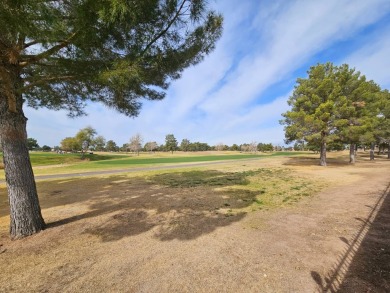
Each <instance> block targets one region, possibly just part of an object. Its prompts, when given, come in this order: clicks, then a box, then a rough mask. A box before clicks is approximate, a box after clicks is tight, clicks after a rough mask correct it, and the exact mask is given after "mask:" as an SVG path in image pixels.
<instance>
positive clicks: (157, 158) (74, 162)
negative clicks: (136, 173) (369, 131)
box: [0, 152, 301, 179]
mask: <svg viewBox="0 0 390 293" xmlns="http://www.w3.org/2000/svg"><path fill="white" fill-rule="evenodd" d="M298 154H301V153H299V152H275V153H258V154H243V153H237V152H229V153H222V154H221V153H218V152H216V153H215V154H213V153H211V154H210V152H207V153H183V152H177V153H174V154H171V153H156V154H150V153H142V154H141V155H140V156H134V155H129V154H110V153H101V154H86V155H85V159H83V160H82V159H81V154H56V153H45V152H31V153H30V159H31V163H32V166H33V168H34V174H35V175H48V174H65V173H74V172H87V171H98V170H114V169H118V170H119V169H125V168H134V167H137V166H148V165H149V166H154V165H159V164H178V163H196V162H210V161H226V160H242V159H252V158H264V157H273V156H291V155H298ZM1 157H2V154H1V153H0V159H2V158H1ZM0 178H1V179H3V178H4V170H0Z"/></svg>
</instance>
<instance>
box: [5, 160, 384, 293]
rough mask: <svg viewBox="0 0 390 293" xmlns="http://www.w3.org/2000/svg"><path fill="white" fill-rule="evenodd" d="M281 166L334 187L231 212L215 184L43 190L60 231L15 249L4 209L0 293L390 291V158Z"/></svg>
mask: <svg viewBox="0 0 390 293" xmlns="http://www.w3.org/2000/svg"><path fill="white" fill-rule="evenodd" d="M276 163H278V164H280V163H282V164H284V165H285V166H286V165H287V166H289V168H292V169H294V170H296V171H297V172H301V174H306V175H308V176H316V177H317V178H328V179H329V178H331V179H333V181H334V182H335V185H334V186H331V187H329V188H327V189H325V190H323V191H322V192H319V193H318V194H316V195H315V196H313V197H310V198H305V199H303V200H301V201H300V202H299V203H297V204H295V205H293V206H291V207H285V208H280V209H271V210H268V211H264V210H263V211H256V212H251V213H247V214H236V215H233V216H226V215H223V214H219V213H218V212H216V211H215V209H214V207H215V206H217V205H220V204H221V203H223V202H224V201H223V200H226V195H224V194H219V193H213V194H212V195H211V194H209V193H210V189H205V188H186V189H173V188H168V187H164V188H162V187H161V186H156V185H151V184H150V183H146V182H145V181H142V180H138V179H134V178H128V177H125V176H119V175H117V176H112V177H109V178H100V179H99V182H97V181H96V180H95V181H93V180H90V179H63V180H58V181H57V182H56V185H55V186H56V188H55V189H53V186H45V184H44V182H42V183H41V184H39V185H38V188H39V189H40V193H41V194H42V199H41V203H42V206H43V214H44V217H45V219H46V221H47V222H48V223H49V229H47V230H45V231H43V232H41V233H39V234H37V235H35V236H32V237H29V238H27V239H22V240H20V241H10V240H9V239H8V235H7V227H8V217H7V216H6V215H5V214H4V211H3V212H1V211H0V245H1V246H0V252H2V253H0V261H1V267H2V270H1V274H0V292H12V291H14V292H26V291H28V292H336V291H337V290H339V289H340V290H341V292H389V291H390V281H389V280H390V275H389V274H390V268H389V263H390V259H389V256H390V239H389V235H390V233H389V230H390V223H389V222H390V215H389V211H390V208H389V206H390V204H389V201H390V190H389V183H390V175H389V172H388V170H389V162H387V161H381V162H379V161H377V162H374V163H370V162H362V163H359V164H357V165H356V166H347V165H343V166H333V167H332V166H329V167H328V168H321V167H317V166H313V165H311V164H306V163H305V162H302V161H299V160H298V159H294V160H290V161H289V160H282V159H280V160H279V161H278V162H276V161H275V160H274V161H271V160H270V161H264V162H262V164H263V165H262V166H269V167H272V166H274V165H275V164H276ZM256 164H258V162H247V163H246V164H245V166H242V165H240V168H248V169H249V168H252V167H254V166H255V165H256ZM215 167H216V166H213V168H214V169H215ZM219 168H221V170H226V169H228V168H237V166H236V167H234V166H233V167H232V166H230V167H229V166H226V165H220V166H219ZM69 180H72V184H71V185H72V190H68V189H67V186H69V184H66V183H69ZM367 255H368V259H367Z"/></svg>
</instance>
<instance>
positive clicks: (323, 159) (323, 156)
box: [320, 141, 326, 166]
mask: <svg viewBox="0 0 390 293" xmlns="http://www.w3.org/2000/svg"><path fill="white" fill-rule="evenodd" d="M320 165H321V166H326V142H325V141H322V142H321V149H320Z"/></svg>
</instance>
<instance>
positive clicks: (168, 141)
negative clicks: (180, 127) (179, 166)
mask: <svg viewBox="0 0 390 293" xmlns="http://www.w3.org/2000/svg"><path fill="white" fill-rule="evenodd" d="M165 149H166V150H167V151H170V152H172V154H173V152H174V151H176V150H177V140H176V138H175V136H174V135H173V134H167V135H166V136H165Z"/></svg>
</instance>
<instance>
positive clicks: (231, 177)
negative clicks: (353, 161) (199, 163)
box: [146, 168, 326, 212]
mask: <svg viewBox="0 0 390 293" xmlns="http://www.w3.org/2000/svg"><path fill="white" fill-rule="evenodd" d="M146 178H147V180H148V181H150V182H151V183H154V184H157V185H164V186H167V187H171V188H182V189H186V188H198V187H199V188H205V187H207V188H211V189H214V190H215V191H218V192H226V193H227V194H229V197H234V199H235V201H241V202H243V203H246V204H245V205H243V207H245V208H243V207H242V208H238V209H233V211H234V212H242V209H244V210H245V211H255V210H259V209H269V208H273V207H279V206H284V205H291V204H293V203H295V202H298V201H299V200H300V199H301V198H303V197H306V196H311V195H313V194H314V193H316V192H318V191H319V190H320V189H322V188H323V187H325V186H326V184H325V183H323V182H321V181H318V180H313V179H310V178H307V177H301V176H299V175H298V174H297V173H296V172H294V171H292V170H290V169H288V168H260V169H257V170H250V171H242V172H226V173H224V172H221V171H216V170H191V171H184V172H169V173H163V174H156V175H152V176H147V177H146ZM225 207H230V204H229V203H226V204H225ZM221 208H223V207H221Z"/></svg>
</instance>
